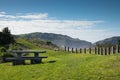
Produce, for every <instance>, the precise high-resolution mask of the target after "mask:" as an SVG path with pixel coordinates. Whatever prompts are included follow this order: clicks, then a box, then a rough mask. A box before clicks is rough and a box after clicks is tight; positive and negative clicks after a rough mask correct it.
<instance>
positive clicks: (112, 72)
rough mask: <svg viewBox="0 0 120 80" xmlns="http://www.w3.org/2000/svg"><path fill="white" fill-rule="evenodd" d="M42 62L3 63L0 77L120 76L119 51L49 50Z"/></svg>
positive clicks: (71, 79)
mask: <svg viewBox="0 0 120 80" xmlns="http://www.w3.org/2000/svg"><path fill="white" fill-rule="evenodd" d="M44 55H47V56H48V58H47V59H44V60H43V63H42V64H35V65H18V66H11V63H3V64H0V80H119V79H120V54H116V55H107V56H101V55H93V54H72V53H65V52H61V51H58V52H54V51H48V52H47V54H44Z"/></svg>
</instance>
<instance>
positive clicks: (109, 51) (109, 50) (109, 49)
mask: <svg viewBox="0 0 120 80" xmlns="http://www.w3.org/2000/svg"><path fill="white" fill-rule="evenodd" d="M110 53H111V48H110V47H108V54H109V55H110Z"/></svg>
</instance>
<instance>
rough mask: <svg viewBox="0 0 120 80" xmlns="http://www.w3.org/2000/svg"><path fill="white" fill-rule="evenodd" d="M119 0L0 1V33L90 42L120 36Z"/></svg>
mask: <svg viewBox="0 0 120 80" xmlns="http://www.w3.org/2000/svg"><path fill="white" fill-rule="evenodd" d="M119 4H120V0H51V1H50V0H39V1H35V0H20V1H19V0H11V1H9V0H0V30H2V29H3V28H4V27H9V29H10V30H11V33H12V34H15V35H16V34H26V33H33V32H42V33H55V34H62V35H67V36H70V37H72V38H78V39H80V40H85V41H89V42H92V43H94V42H96V41H99V40H103V39H106V38H110V37H114V36H120V28H119V26H120V16H119V14H120V10H119V8H120V5H119Z"/></svg>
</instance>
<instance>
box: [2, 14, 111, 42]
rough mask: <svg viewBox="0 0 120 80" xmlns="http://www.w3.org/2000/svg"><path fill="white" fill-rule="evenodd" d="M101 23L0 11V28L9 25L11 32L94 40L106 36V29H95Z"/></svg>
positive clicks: (99, 21) (98, 21)
mask: <svg viewBox="0 0 120 80" xmlns="http://www.w3.org/2000/svg"><path fill="white" fill-rule="evenodd" d="M102 23H104V21H102V20H94V21H89V20H86V21H85V20H84V21H83V20H59V19H50V17H49V16H48V14H47V13H39V14H31V13H29V14H22V15H17V14H16V15H8V14H7V13H5V12H0V29H2V28H3V27H9V28H10V30H11V32H12V34H24V33H31V32H48V33H58V34H65V35H69V36H71V37H74V38H80V39H82V40H87V41H92V42H95V41H97V40H100V39H102V38H103V37H106V36H108V35H107V34H106V30H98V29H95V27H96V26H97V25H99V24H102ZM105 34H106V35H105ZM108 34H110V33H108ZM111 35H113V34H111Z"/></svg>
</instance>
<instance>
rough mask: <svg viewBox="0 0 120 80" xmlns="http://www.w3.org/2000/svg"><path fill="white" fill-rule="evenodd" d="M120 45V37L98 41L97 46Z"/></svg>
mask: <svg viewBox="0 0 120 80" xmlns="http://www.w3.org/2000/svg"><path fill="white" fill-rule="evenodd" d="M118 43H119V44H120V36H115V37H110V38H107V39H104V40H101V41H97V42H96V43H95V44H97V45H104V46H105V45H106V46H107V45H116V44H118Z"/></svg>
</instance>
